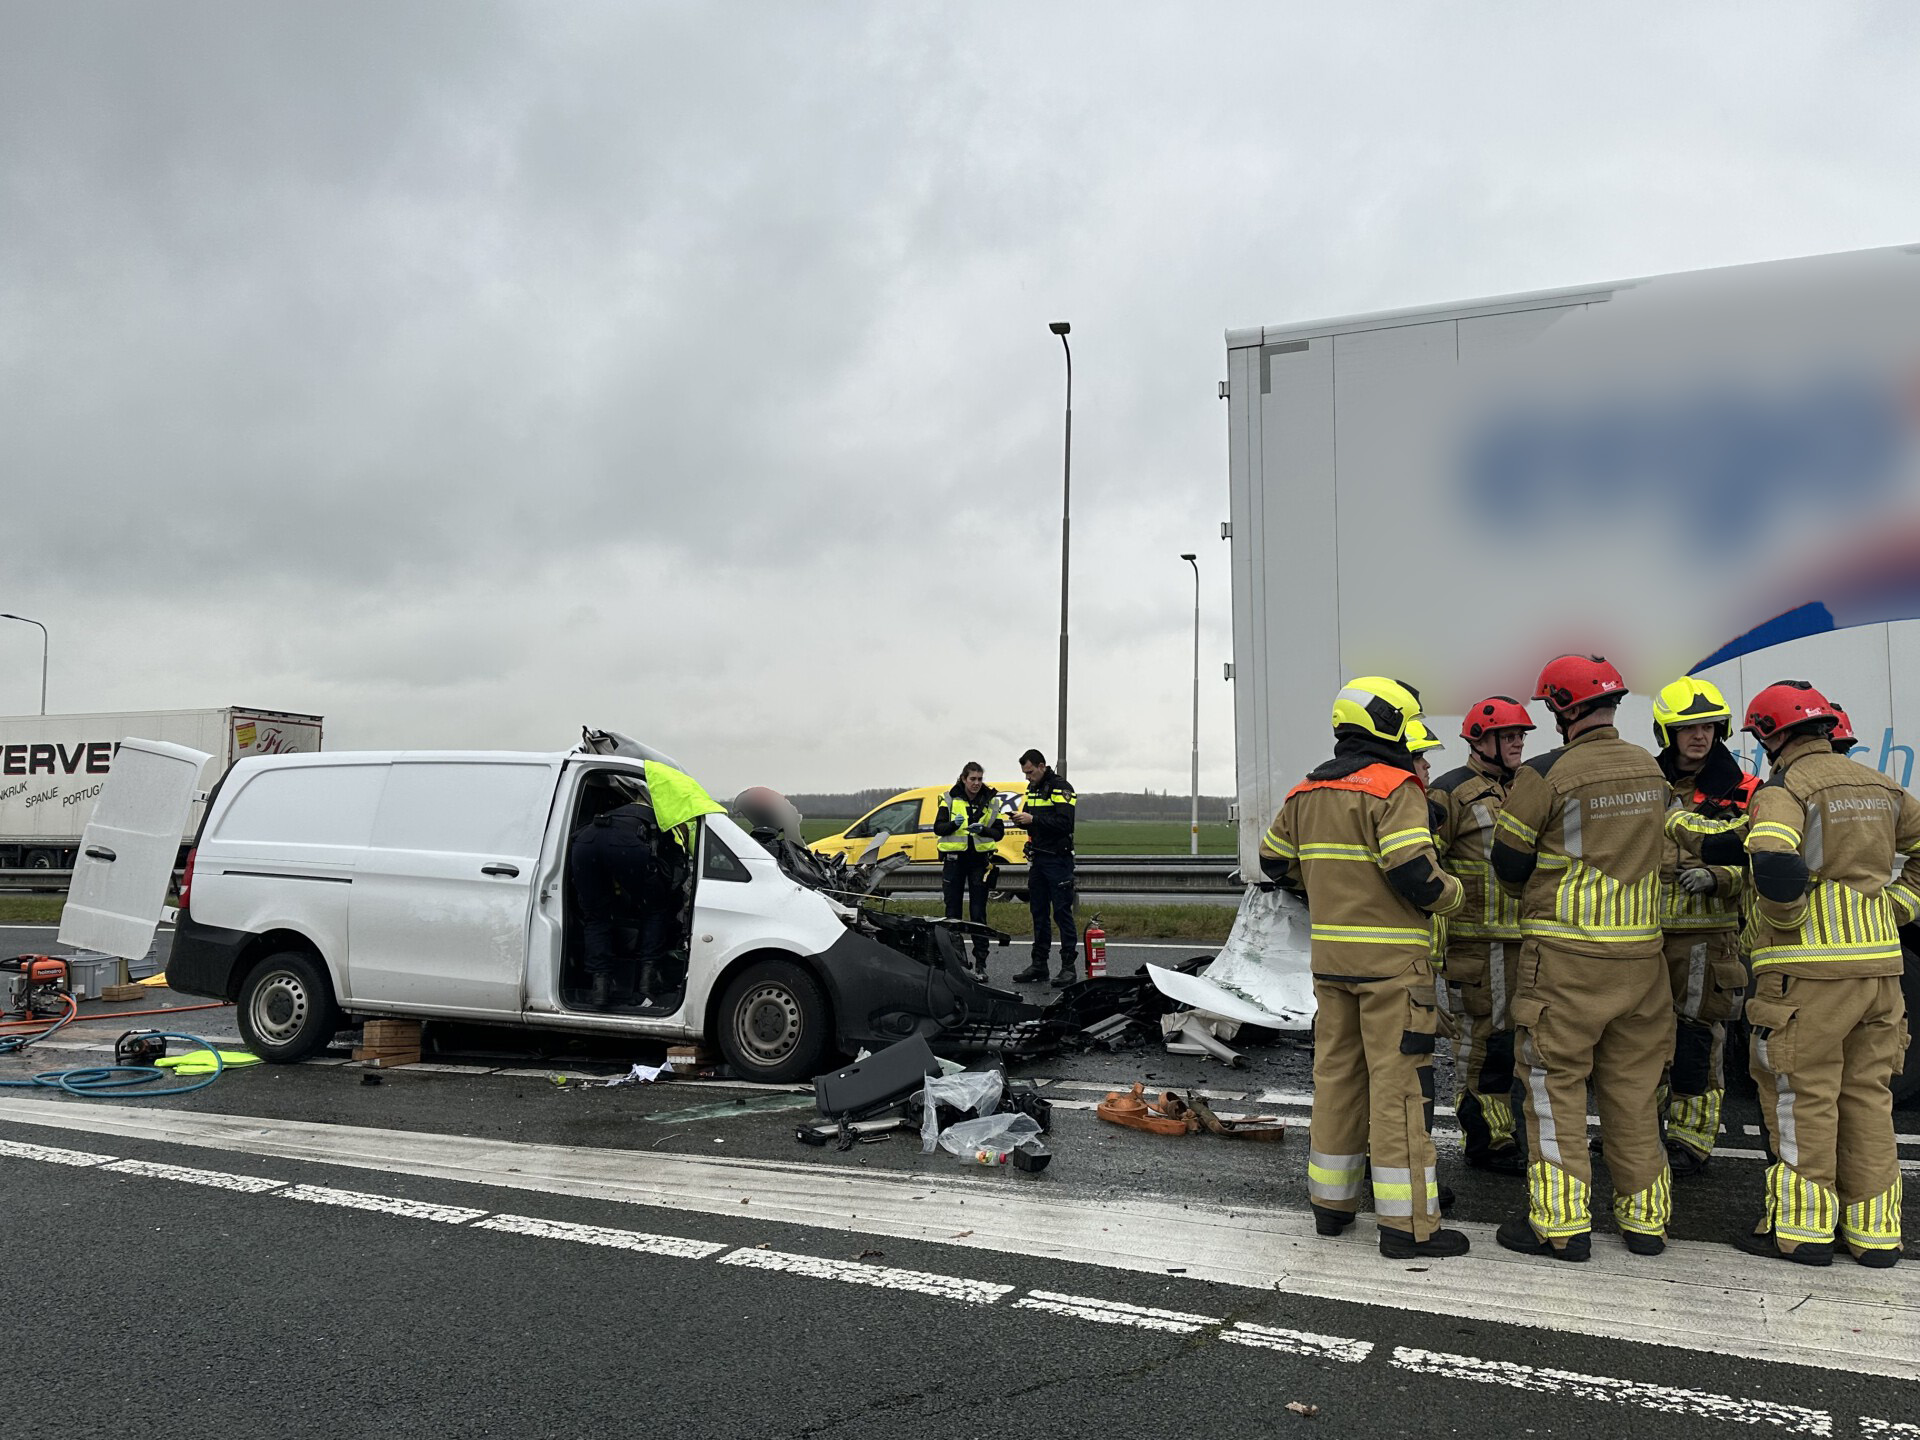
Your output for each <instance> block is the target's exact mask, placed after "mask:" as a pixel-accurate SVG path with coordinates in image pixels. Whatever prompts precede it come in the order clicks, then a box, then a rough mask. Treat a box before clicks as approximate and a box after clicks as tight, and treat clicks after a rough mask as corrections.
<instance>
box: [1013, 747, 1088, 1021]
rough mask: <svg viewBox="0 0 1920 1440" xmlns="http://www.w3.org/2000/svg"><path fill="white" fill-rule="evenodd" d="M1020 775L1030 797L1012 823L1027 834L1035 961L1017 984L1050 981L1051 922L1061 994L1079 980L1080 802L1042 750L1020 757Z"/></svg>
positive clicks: (1056, 983) (1057, 986)
mask: <svg viewBox="0 0 1920 1440" xmlns="http://www.w3.org/2000/svg"><path fill="white" fill-rule="evenodd" d="M1020 773H1021V774H1022V775H1025V776H1026V777H1027V793H1026V795H1025V796H1024V797H1023V798H1022V799H1021V802H1020V808H1019V809H1018V810H1016V811H1015V812H1014V814H1013V823H1014V824H1016V825H1018V826H1019V827H1020V828H1021V829H1022V830H1024V831H1026V832H1027V906H1028V908H1029V909H1030V910H1031V911H1032V913H1033V961H1032V963H1031V964H1029V965H1028V966H1027V968H1026V969H1024V970H1022V971H1021V972H1020V973H1019V974H1018V975H1015V976H1014V977H1013V979H1014V983H1015V984H1016V985H1038V984H1039V983H1040V982H1041V981H1043V980H1045V979H1046V978H1047V955H1048V952H1049V951H1050V950H1051V949H1052V946H1053V933H1052V930H1051V929H1050V928H1049V927H1048V923H1047V922H1048V919H1049V917H1051V919H1052V921H1053V924H1054V925H1055V926H1057V927H1058V928H1059V931H1060V973H1059V974H1057V975H1055V976H1054V977H1053V988H1054V989H1056V990H1060V989H1064V988H1065V987H1066V986H1068V985H1071V984H1073V982H1074V981H1075V980H1076V979H1078V978H1079V974H1080V963H1079V958H1078V957H1079V953H1080V931H1079V929H1078V927H1076V926H1075V924H1074V921H1073V813H1074V809H1075V807H1076V806H1077V805H1078V804H1079V803H1080V800H1079V797H1078V796H1077V795H1075V794H1074V793H1073V786H1071V785H1069V784H1068V783H1067V782H1066V780H1065V779H1064V778H1062V777H1061V776H1059V775H1056V774H1054V773H1053V767H1052V766H1050V765H1048V764H1047V757H1046V756H1044V755H1042V754H1041V753H1040V752H1039V751H1038V750H1029V751H1027V753H1026V754H1024V755H1022V756H1021V757H1020Z"/></svg>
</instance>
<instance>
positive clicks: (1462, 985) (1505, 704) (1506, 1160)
mask: <svg viewBox="0 0 1920 1440" xmlns="http://www.w3.org/2000/svg"><path fill="white" fill-rule="evenodd" d="M1533 728H1534V727H1533V719H1532V717H1531V716H1529V715H1528V714H1527V707H1526V706H1525V705H1522V704H1521V703H1520V702H1519V701H1518V700H1515V699H1514V698H1513V697H1511V696H1509V695H1489V696H1487V698H1486V699H1484V700H1480V701H1476V702H1475V703H1474V704H1472V705H1470V706H1468V707H1467V712H1466V715H1465V716H1464V718H1463V719H1462V720H1461V723H1460V738H1461V739H1462V740H1465V741H1466V742H1467V746H1468V753H1467V763H1466V764H1464V765H1462V766H1460V767H1459V768H1458V769H1457V770H1449V771H1448V772H1447V773H1446V774H1444V775H1442V776H1441V777H1440V778H1439V779H1437V780H1435V781H1434V782H1433V783H1432V784H1431V785H1429V786H1428V787H1427V798H1428V803H1429V804H1430V806H1431V807H1432V810H1433V814H1434V837H1435V843H1436V845H1437V846H1438V848H1439V851H1440V864H1441V865H1442V866H1443V867H1444V868H1445V869H1446V871H1447V873H1448V874H1450V875H1452V876H1453V877H1454V878H1455V879H1457V880H1458V881H1459V882H1460V885H1461V888H1462V889H1463V890H1464V891H1465V892H1466V896H1465V899H1464V900H1463V902H1462V903H1461V906H1460V910H1459V912H1458V913H1457V914H1455V915H1453V916H1452V917H1451V918H1449V919H1448V920H1447V922H1446V934H1447V939H1446V950H1445V955H1446V962H1445V966H1444V970H1443V974H1444V978H1445V981H1446V994H1447V1004H1448V1009H1449V1010H1450V1011H1451V1013H1452V1015H1453V1018H1454V1027H1455V1032H1456V1034H1455V1040H1454V1056H1453V1062H1454V1063H1453V1069H1454V1102H1453V1103H1454V1110H1455V1113H1457V1114H1458V1115H1459V1117H1460V1129H1461V1131H1462V1132H1463V1134H1464V1135H1465V1137H1466V1154H1467V1163H1468V1164H1469V1165H1471V1166H1473V1167H1474V1168H1475V1169H1478V1170H1490V1171H1492V1172H1494V1173H1495V1174H1497V1175H1524V1174H1525V1173H1526V1160H1525V1157H1524V1155H1523V1153H1522V1151H1521V1149H1520V1144H1519V1141H1518V1139H1517V1138H1516V1137H1515V1135H1514V1125H1513V1100H1512V1093H1513V1016H1512V1013H1511V1010H1510V1008H1509V1005H1508V1002H1509V1000H1510V999H1511V998H1512V994H1513V982H1514V974H1513V971H1514V968H1515V966H1516V964H1517V962H1518V960H1519V951H1520V906H1519V904H1518V903H1517V902H1516V901H1515V900H1514V899H1513V897H1512V896H1510V895H1508V894H1507V893H1506V891H1504V890H1502V889H1501V888H1500V886H1499V885H1497V884H1496V883H1494V878H1493V865H1492V854H1493V824H1494V818H1495V817H1496V816H1497V815H1499V813H1500V807H1501V806H1502V805H1503V804H1504V803H1505V802H1506V798H1507V788H1508V787H1509V786H1510V785H1512V784H1513V774H1514V769H1515V767H1516V766H1518V765H1519V763H1520V757H1521V755H1522V753H1523V752H1524V751H1525V749H1526V744H1527V732H1528V731H1529V730H1531V729H1533Z"/></svg>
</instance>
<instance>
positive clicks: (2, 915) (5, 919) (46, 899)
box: [0, 895, 67, 925]
mask: <svg viewBox="0 0 1920 1440" xmlns="http://www.w3.org/2000/svg"><path fill="white" fill-rule="evenodd" d="M66 907H67V897H66V896H64V895H0V925H58V924H59V923H60V912H61V911H62V910H64V909H66Z"/></svg>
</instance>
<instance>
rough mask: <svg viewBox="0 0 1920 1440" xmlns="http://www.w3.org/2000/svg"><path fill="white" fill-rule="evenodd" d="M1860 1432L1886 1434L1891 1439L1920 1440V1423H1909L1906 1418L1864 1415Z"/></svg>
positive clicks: (1861, 1419) (1861, 1418)
mask: <svg viewBox="0 0 1920 1440" xmlns="http://www.w3.org/2000/svg"><path fill="white" fill-rule="evenodd" d="M1860 1433H1861V1434H1862V1435H1869V1436H1873V1435H1885V1436H1887V1437H1889V1440H1920V1425H1909V1424H1908V1423H1907V1422H1906V1421H1904V1420H1876V1419H1875V1418H1874V1417H1873V1416H1871V1415H1862V1416H1861V1417H1860Z"/></svg>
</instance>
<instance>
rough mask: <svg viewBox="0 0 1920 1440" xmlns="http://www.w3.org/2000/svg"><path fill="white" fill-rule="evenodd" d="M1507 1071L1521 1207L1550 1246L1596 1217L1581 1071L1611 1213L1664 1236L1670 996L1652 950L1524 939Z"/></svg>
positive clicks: (1669, 1208)
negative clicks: (1520, 1163) (1517, 1126)
mask: <svg viewBox="0 0 1920 1440" xmlns="http://www.w3.org/2000/svg"><path fill="white" fill-rule="evenodd" d="M1513 1019H1514V1025H1515V1027H1516V1036H1515V1043H1514V1075H1515V1077H1516V1078H1517V1079H1518V1080H1519V1081H1520V1086H1521V1089H1522V1091H1523V1093H1524V1096H1525V1105H1526V1117H1527V1151H1528V1154H1529V1156H1530V1161H1529V1163H1528V1165H1527V1218H1528V1219H1529V1220H1531V1221H1532V1222H1533V1228H1534V1231H1535V1233H1536V1234H1538V1235H1539V1236H1540V1237H1541V1238H1542V1239H1544V1240H1547V1241H1550V1242H1553V1243H1554V1244H1556V1245H1560V1244H1564V1242H1565V1241H1567V1240H1568V1239H1571V1238H1572V1237H1573V1236H1575V1235H1584V1234H1586V1233H1587V1232H1588V1231H1589V1230H1591V1229H1592V1228H1593V1216H1592V1210H1591V1208H1590V1201H1589V1195H1590V1193H1591V1191H1592V1189H1593V1161H1592V1158H1591V1156H1590V1154H1589V1152H1588V1150H1587V1082H1588V1080H1592V1082H1593V1099H1594V1105H1595V1107H1596V1109H1597V1110H1598V1111H1599V1115H1600V1134H1601V1137H1602V1139H1604V1140H1605V1142H1606V1154H1607V1169H1608V1171H1609V1172H1610V1173H1611V1175H1612V1178H1613V1194H1614V1199H1613V1218H1614V1220H1615V1222H1616V1223H1618V1225H1619V1226H1620V1228H1621V1229H1622V1230H1631V1231H1637V1232H1638V1233H1640V1234H1643V1235H1664V1234H1665V1232H1666V1228H1667V1221H1668V1219H1669V1218H1670V1217H1671V1215H1672V1213H1673V1179H1672V1175H1671V1173H1670V1172H1669V1170H1668V1169H1667V1152H1666V1149H1665V1147H1663V1146H1662V1145H1661V1143H1660V1115H1659V1110H1658V1094H1659V1089H1660V1072H1661V1071H1662V1070H1664V1069H1665V1068H1666V1063H1667V1056H1668V1054H1669V1053H1670V1051H1671V1050H1672V1048H1673V995H1672V992H1671V990H1670V989H1669V988H1668V982H1667V966H1666V961H1665V960H1664V959H1663V958H1662V956H1661V954H1660V953H1659V952H1658V951H1655V952H1653V953H1651V954H1643V955H1638V956H1632V957H1622V958H1620V959H1613V958H1611V957H1595V956H1592V955H1576V954H1572V953H1569V952H1567V951H1563V950H1555V949H1553V948H1552V947H1551V946H1549V945H1545V944H1542V943H1541V942H1540V941H1538V940H1528V941H1526V942H1524V944H1523V945H1522V946H1521V950H1520V982H1519V985H1518V987H1517V988H1516V990H1515V992H1514V997H1513Z"/></svg>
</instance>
